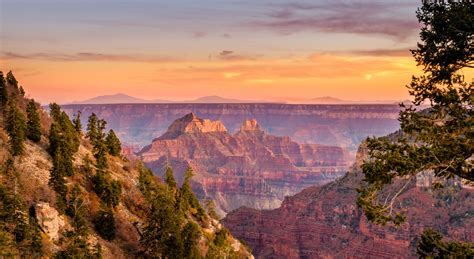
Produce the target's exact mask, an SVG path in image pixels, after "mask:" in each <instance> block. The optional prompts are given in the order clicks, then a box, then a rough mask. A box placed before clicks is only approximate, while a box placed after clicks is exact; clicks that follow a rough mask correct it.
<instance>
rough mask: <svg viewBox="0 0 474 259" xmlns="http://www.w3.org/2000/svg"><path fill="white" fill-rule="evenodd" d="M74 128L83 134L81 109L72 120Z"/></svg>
mask: <svg viewBox="0 0 474 259" xmlns="http://www.w3.org/2000/svg"><path fill="white" fill-rule="evenodd" d="M72 124H73V125H74V129H76V132H77V134H79V135H82V123H81V111H78V112H77V114H76V115H75V116H74V119H73V120H72Z"/></svg>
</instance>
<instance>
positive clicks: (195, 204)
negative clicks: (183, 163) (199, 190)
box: [179, 167, 206, 219]
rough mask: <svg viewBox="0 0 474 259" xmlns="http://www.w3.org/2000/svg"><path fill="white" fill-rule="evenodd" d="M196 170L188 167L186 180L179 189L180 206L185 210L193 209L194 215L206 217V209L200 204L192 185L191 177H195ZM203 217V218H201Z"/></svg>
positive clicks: (185, 174) (185, 175)
mask: <svg viewBox="0 0 474 259" xmlns="http://www.w3.org/2000/svg"><path fill="white" fill-rule="evenodd" d="M193 175H194V172H193V169H192V168H191V167H188V169H186V172H185V173H184V182H183V185H182V186H181V188H180V190H179V202H180V203H181V205H180V207H181V209H184V210H191V212H192V213H193V215H197V216H199V218H201V217H205V214H206V213H205V211H204V209H203V208H202V207H201V205H200V204H199V200H198V199H197V198H196V195H195V194H194V192H193V189H192V187H191V178H192V177H193ZM201 219H202V218H201Z"/></svg>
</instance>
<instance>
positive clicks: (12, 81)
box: [6, 70, 18, 89]
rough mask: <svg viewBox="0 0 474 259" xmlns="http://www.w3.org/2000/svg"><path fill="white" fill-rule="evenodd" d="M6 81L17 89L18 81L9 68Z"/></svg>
mask: <svg viewBox="0 0 474 259" xmlns="http://www.w3.org/2000/svg"><path fill="white" fill-rule="evenodd" d="M6 81H7V83H8V84H9V85H11V86H13V87H15V89H18V81H17V80H16V78H15V76H14V75H13V72H12V71H11V70H10V71H9V72H8V73H7V78H6Z"/></svg>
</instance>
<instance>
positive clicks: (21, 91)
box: [19, 86, 26, 97]
mask: <svg viewBox="0 0 474 259" xmlns="http://www.w3.org/2000/svg"><path fill="white" fill-rule="evenodd" d="M19 92H20V96H21V97H25V94H26V93H25V89H23V86H20V89H19Z"/></svg>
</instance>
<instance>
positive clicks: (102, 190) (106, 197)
mask: <svg viewBox="0 0 474 259" xmlns="http://www.w3.org/2000/svg"><path fill="white" fill-rule="evenodd" d="M92 183H93V189H94V192H95V193H96V194H97V196H99V198H100V200H101V201H102V203H103V204H104V205H106V206H107V207H110V208H115V207H116V206H117V205H118V204H119V203H120V195H121V193H122V185H121V184H120V182H119V181H116V180H112V178H111V177H110V175H109V174H107V173H105V172H103V171H100V170H99V171H98V172H97V174H96V175H95V176H94V177H93V178H92Z"/></svg>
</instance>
